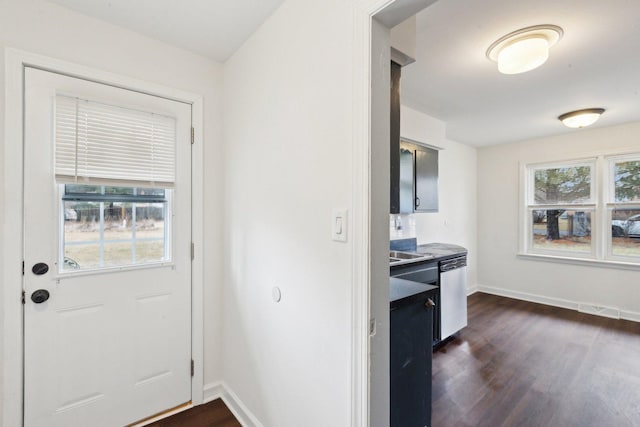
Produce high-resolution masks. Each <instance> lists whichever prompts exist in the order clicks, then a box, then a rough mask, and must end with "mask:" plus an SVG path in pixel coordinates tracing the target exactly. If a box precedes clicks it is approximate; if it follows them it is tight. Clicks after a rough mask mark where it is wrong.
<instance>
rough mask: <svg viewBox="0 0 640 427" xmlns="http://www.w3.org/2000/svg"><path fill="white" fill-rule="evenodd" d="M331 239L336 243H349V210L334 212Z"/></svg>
mask: <svg viewBox="0 0 640 427" xmlns="http://www.w3.org/2000/svg"><path fill="white" fill-rule="evenodd" d="M331 238H332V239H333V240H335V241H336V242H346V241H347V210H346V209H334V210H333V217H332V229H331Z"/></svg>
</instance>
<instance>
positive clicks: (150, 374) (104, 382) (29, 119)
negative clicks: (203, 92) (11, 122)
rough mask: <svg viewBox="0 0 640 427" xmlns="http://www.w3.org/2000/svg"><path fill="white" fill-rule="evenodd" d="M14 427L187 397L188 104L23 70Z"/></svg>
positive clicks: (39, 426)
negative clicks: (18, 406) (19, 351)
mask: <svg viewBox="0 0 640 427" xmlns="http://www.w3.org/2000/svg"><path fill="white" fill-rule="evenodd" d="M24 94H25V95H24V96H25V98H24V101H25V123H24V135H25V139H24V158H25V164H24V174H25V176H24V236H25V242H24V247H25V254H24V285H23V286H24V292H25V294H24V295H25V298H24V299H25V304H24V358H25V360H24V362H25V365H24V366H25V368H24V369H25V372H24V425H25V426H26V427H45V426H46V427H55V426H59V427H63V426H64V427H74V426H83V427H84V426H110V427H114V426H124V425H127V424H130V423H133V422H135V421H138V420H141V419H143V418H146V417H149V416H152V415H154V414H156V413H159V412H162V411H165V410H167V409H170V408H173V407H176V406H179V405H181V404H184V403H187V402H189V401H190V400H191V225H190V224H191V144H190V137H191V106H190V105H188V104H184V103H180V102H176V101H171V100H167V99H164V98H160V97H156V96H151V95H146V94H141V93H137V92H134V91H129V90H124V89H120V88H116V87H113V86H108V85H103V84H98V83H95V82H90V81H87V80H83V79H78V78H72V77H68V76H64V75H60V74H56V73H53V72H47V71H43V70H38V69H33V68H29V67H27V68H26V71H25V92H24Z"/></svg>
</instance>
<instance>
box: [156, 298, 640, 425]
mask: <svg viewBox="0 0 640 427" xmlns="http://www.w3.org/2000/svg"><path fill="white" fill-rule="evenodd" d="M432 421H433V422H432V426H433V427H471V426H473V427H637V426H640V323H635V322H629V321H624V320H613V319H608V318H604V317H599V316H591V315H587V314H582V313H578V312H577V311H573V310H564V309H560V308H555V307H549V306H545V305H540V304H533V303H529V302H525V301H518V300H513V299H509V298H502V297H498V296H493V295H487V294H482V293H476V294H474V295H472V296H470V297H469V326H467V327H466V328H465V329H464V330H462V331H461V332H460V333H459V335H458V336H457V337H456V338H455V339H454V340H453V341H451V342H449V343H447V344H446V345H444V346H443V347H441V348H440V349H439V350H437V351H436V352H435V353H434V354H433V417H432ZM151 426H152V427H178V426H180V427H240V423H239V422H238V421H237V420H236V419H235V418H234V416H233V414H232V413H231V412H230V411H229V409H228V408H227V407H226V406H225V404H224V402H222V400H220V399H218V400H215V401H213V402H210V403H208V404H206V405H201V406H197V407H195V408H192V409H190V410H188V411H185V412H183V413H180V414H177V415H174V416H172V417H170V418H167V419H164V420H162V421H159V422H156V423H153V424H151Z"/></svg>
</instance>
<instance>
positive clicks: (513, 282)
mask: <svg viewBox="0 0 640 427" xmlns="http://www.w3.org/2000/svg"><path fill="white" fill-rule="evenodd" d="M639 139H640V123H633V124H627V125H621V126H616V127H609V128H595V129H585V130H581V131H575V132H572V133H569V134H565V135H561V136H556V137H551V138H543V139H537V140H531V141H525V142H519V143H513V144H506V145H496V146H492V147H486V148H481V149H479V150H478V231H479V232H478V254H479V259H478V266H479V268H478V282H479V284H480V290H486V291H489V292H494V293H499V294H500V293H501V294H505V295H510V296H515V297H519V298H524V299H532V300H536V301H541V302H547V303H550V304H556V305H563V306H567V307H575V306H576V305H577V304H578V303H581V302H583V303H592V304H593V303H595V304H597V305H601V306H610V307H616V308H619V309H620V310H622V311H623V315H624V316H626V317H629V318H635V319H636V320H639V321H640V292H638V279H639V278H640V272H638V271H637V270H636V271H631V270H622V269H616V268H608V267H596V266H586V265H576V264H561V263H554V262H549V261H542V260H532V259H523V258H518V256H517V255H516V254H517V253H518V250H519V247H518V226H519V221H520V220H521V217H520V213H519V207H520V205H519V203H520V201H519V194H520V186H519V165H520V163H532V162H551V161H556V160H558V161H559V160H567V159H572V158H580V157H585V156H589V155H595V154H602V153H615V152H619V151H636V152H637V151H640V144H639V143H638V141H639ZM634 313H635V314H634Z"/></svg>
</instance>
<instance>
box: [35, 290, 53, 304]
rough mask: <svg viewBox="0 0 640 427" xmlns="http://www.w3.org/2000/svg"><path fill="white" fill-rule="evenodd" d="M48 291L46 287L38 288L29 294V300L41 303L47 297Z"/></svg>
mask: <svg viewBox="0 0 640 427" xmlns="http://www.w3.org/2000/svg"><path fill="white" fill-rule="evenodd" d="M49 296H50V295H49V291H48V290H46V289H38V290H37V291H34V292H33V293H32V294H31V301H33V302H35V303H36V304H42V303H43V302H45V301H46V300H48V299H49Z"/></svg>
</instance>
